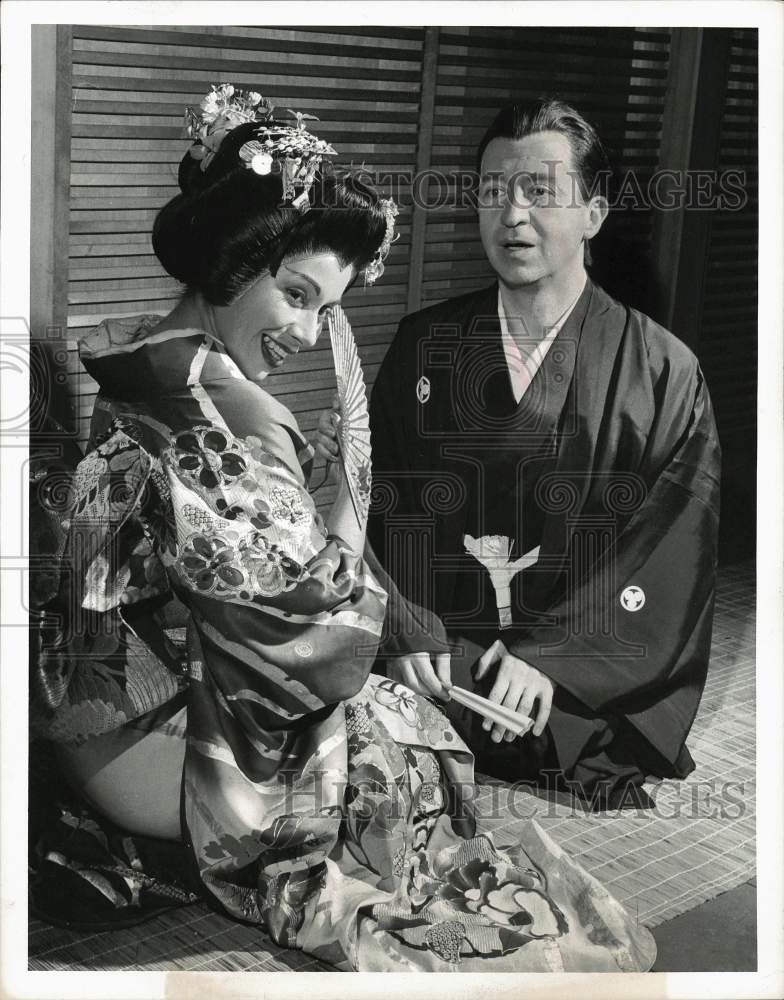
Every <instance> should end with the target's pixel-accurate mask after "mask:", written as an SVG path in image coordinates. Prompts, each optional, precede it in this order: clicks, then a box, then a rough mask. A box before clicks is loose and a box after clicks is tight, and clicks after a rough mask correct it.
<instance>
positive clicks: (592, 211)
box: [585, 194, 610, 240]
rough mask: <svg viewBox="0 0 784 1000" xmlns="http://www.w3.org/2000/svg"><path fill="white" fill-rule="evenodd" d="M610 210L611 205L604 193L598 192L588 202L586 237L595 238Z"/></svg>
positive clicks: (587, 238)
mask: <svg viewBox="0 0 784 1000" xmlns="http://www.w3.org/2000/svg"><path fill="white" fill-rule="evenodd" d="M609 211H610V206H609V204H608V203H607V199H606V198H605V197H604V195H601V194H596V195H594V196H593V198H591V200H590V201H589V202H588V223H587V225H586V227H585V239H586V240H590V239H593V237H594V236H596V234H597V233H598V232H599V230H600V229H601V228H602V225H603V224H604V220H605V219H606V218H607V215H608V213H609Z"/></svg>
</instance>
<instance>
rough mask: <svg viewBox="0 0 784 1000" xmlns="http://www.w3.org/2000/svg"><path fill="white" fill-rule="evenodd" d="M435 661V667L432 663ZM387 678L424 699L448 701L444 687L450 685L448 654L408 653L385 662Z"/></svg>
mask: <svg viewBox="0 0 784 1000" xmlns="http://www.w3.org/2000/svg"><path fill="white" fill-rule="evenodd" d="M433 660H434V661H435V667H434V666H433V662H432V661H433ZM387 676H388V677H389V679H390V680H391V681H398V682H399V683H400V684H405V686H406V687H408V688H411V690H412V691H414V692H416V694H421V695H424V696H425V697H426V698H440V699H441V700H442V701H449V692H448V691H447V689H446V688H445V687H444V685H449V684H451V683H452V675H451V668H450V660H449V653H434V654H433V657H432V660H431V656H430V653H408V654H407V655H406V656H394V657H392V658H391V659H390V660H388V661H387Z"/></svg>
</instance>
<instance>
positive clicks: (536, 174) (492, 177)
mask: <svg viewBox="0 0 784 1000" xmlns="http://www.w3.org/2000/svg"><path fill="white" fill-rule="evenodd" d="M521 179H524V180H527V181H549V182H550V183H553V182H554V181H556V177H555V171H554V170H515V171H514V173H512V174H506V173H504V171H503V170H489V171H487V172H486V173H484V174H480V175H479V182H480V183H481V184H484V183H486V182H487V181H503V182H504V183H508V182H509V181H510V180H521Z"/></svg>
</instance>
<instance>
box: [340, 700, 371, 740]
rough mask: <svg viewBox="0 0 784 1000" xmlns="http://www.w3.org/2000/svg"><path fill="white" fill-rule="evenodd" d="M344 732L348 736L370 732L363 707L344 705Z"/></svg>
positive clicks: (366, 714) (367, 718)
mask: <svg viewBox="0 0 784 1000" xmlns="http://www.w3.org/2000/svg"><path fill="white" fill-rule="evenodd" d="M346 732H347V733H348V735H349V736H358V735H359V734H360V733H369V732H370V717H369V716H368V713H367V708H366V707H365V706H364V705H346Z"/></svg>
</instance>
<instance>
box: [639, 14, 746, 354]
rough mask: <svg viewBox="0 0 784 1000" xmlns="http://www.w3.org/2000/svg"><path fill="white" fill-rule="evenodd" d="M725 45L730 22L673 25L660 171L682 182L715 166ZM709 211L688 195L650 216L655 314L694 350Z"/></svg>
mask: <svg viewBox="0 0 784 1000" xmlns="http://www.w3.org/2000/svg"><path fill="white" fill-rule="evenodd" d="M729 52H730V33H729V30H728V29H725V28H674V29H673V31H672V43H671V47H670V69H669V77H668V80H667V96H666V100H665V106H664V115H663V119H662V143H661V149H660V154H659V169H660V170H672V171H676V172H677V173H678V174H679V175H680V177H681V178H682V179H683V180H684V181H685V180H686V177H687V174H688V172H689V171H696V170H716V168H717V166H718V153H719V134H720V129H721V117H722V113H723V110H724V101H723V99H722V98H723V95H724V92H725V89H726V84H727V72H728V68H729ZM675 187H676V188H678V187H680V182H679V181H676V183H675ZM692 200H693V199H692ZM712 214H713V213H712V212H711V211H710V210H706V209H701V208H699V207H696V206H694V205H690V204H688V202H687V203H686V204H684V205H679V206H678V207H674V208H670V209H664V208H660V209H659V210H658V211H657V212H656V214H655V217H654V229H653V254H652V259H653V267H654V277H655V281H656V284H657V288H658V295H657V303H656V319H658V320H659V322H660V323H662V324H663V325H664V326H666V327H667V328H668V329H670V330H672V331H673V333H675V334H677V335H678V336H679V337H680V338H681V340H683V341H684V342H685V343H686V344H688V345H689V347H691V348H692V350H694V349H696V347H697V344H698V342H699V336H700V324H701V321H702V305H703V299H704V291H705V271H706V265H707V255H708V243H709V240H710V225H711V217H712Z"/></svg>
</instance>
